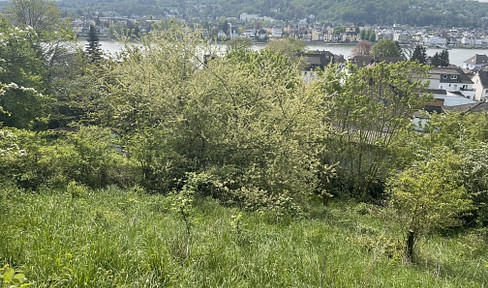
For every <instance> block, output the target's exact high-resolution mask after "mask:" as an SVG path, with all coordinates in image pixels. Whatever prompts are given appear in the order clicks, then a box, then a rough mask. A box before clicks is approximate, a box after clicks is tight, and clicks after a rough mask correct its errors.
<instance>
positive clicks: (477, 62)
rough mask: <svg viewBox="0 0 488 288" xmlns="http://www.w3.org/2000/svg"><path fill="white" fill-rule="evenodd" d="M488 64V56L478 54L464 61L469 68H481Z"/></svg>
mask: <svg viewBox="0 0 488 288" xmlns="http://www.w3.org/2000/svg"><path fill="white" fill-rule="evenodd" d="M487 65H488V56H486V55H484V54H483V55H479V54H476V55H474V56H473V57H471V58H469V59H468V60H466V61H464V68H465V69H469V70H476V69H480V68H481V67H484V66H487Z"/></svg>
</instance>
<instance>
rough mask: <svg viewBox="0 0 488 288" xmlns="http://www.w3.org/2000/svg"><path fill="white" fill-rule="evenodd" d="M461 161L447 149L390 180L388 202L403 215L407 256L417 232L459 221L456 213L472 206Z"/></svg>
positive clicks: (447, 225) (431, 229)
mask: <svg viewBox="0 0 488 288" xmlns="http://www.w3.org/2000/svg"><path fill="white" fill-rule="evenodd" d="M461 164H462V162H461V159H460V157H458V156H456V155H455V154H453V153H451V152H447V151H446V152H444V153H442V154H440V153H439V154H437V155H432V156H431V159H426V161H421V162H417V163H415V164H414V165H412V166H411V167H410V168H408V169H407V170H405V171H403V172H402V173H399V174H397V175H395V177H394V178H393V179H392V180H391V182H390V185H391V204H392V206H393V207H394V208H396V209H397V210H398V212H400V213H401V214H402V215H403V221H404V225H405V229H406V231H407V232H408V236H407V245H406V250H407V251H406V252H407V257H408V259H409V260H411V259H412V256H413V251H414V244H415V240H416V239H417V238H418V236H419V235H421V234H425V233H428V232H433V231H434V230H436V229H441V228H448V227H453V226H456V225H459V224H460V220H459V216H460V215H461V214H462V213H463V212H466V211H468V210H470V209H471V208H472V205H471V200H470V199H469V197H468V193H467V192H466V189H465V188H464V186H463V185H462V180H461V173H460V172H461Z"/></svg>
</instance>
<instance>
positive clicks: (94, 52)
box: [86, 25, 102, 62]
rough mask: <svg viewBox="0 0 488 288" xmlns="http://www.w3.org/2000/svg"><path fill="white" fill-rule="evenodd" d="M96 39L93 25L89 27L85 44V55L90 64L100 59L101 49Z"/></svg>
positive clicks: (95, 30) (96, 35)
mask: <svg viewBox="0 0 488 288" xmlns="http://www.w3.org/2000/svg"><path fill="white" fill-rule="evenodd" d="M100 47H101V44H100V41H99V39H98V34H97V29H96V28H95V26H94V25H90V31H89V32H88V44H86V53H87V54H88V57H89V58H90V60H91V61H92V62H95V61H98V60H100V59H102V49H101V48H100Z"/></svg>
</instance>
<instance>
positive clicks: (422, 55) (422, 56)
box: [410, 45, 427, 64]
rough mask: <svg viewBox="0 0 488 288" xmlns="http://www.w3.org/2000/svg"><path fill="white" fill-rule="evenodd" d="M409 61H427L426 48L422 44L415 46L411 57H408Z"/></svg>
mask: <svg viewBox="0 0 488 288" xmlns="http://www.w3.org/2000/svg"><path fill="white" fill-rule="evenodd" d="M410 60H411V61H418V62H419V63H421V64H425V62H426V61H427V49H426V48H425V47H424V46H422V45H417V46H415V50H413V54H412V57H410Z"/></svg>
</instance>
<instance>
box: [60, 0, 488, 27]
mask: <svg viewBox="0 0 488 288" xmlns="http://www.w3.org/2000/svg"><path fill="white" fill-rule="evenodd" d="M58 6H59V8H61V9H64V10H68V11H71V12H75V13H84V14H86V13H90V12H93V11H116V12H118V13H120V14H122V15H154V16H157V15H164V14H165V13H168V12H170V11H173V13H174V12H175V11H177V12H178V13H179V14H180V15H182V16H185V17H187V18H194V17H202V18H206V17H211V18H213V19H215V18H216V17H221V16H224V17H239V14H240V13H255V14H259V15H261V16H269V17H273V18H275V19H278V20H284V21H293V20H298V19H303V18H305V17H308V16H310V15H314V17H315V20H316V21H339V22H342V21H344V22H353V23H367V24H380V25H388V24H394V23H397V24H409V25H413V26H429V25H434V26H443V27H446V28H450V27H483V28H484V27H486V25H487V24H486V23H483V22H486V21H483V17H487V16H488V3H480V2H476V1H465V0H448V1H437V0H427V1H420V0H399V1H391V0H371V1H365V0H345V1H342V0H323V1H322V0H321V1H319V0H271V1H264V0H225V1H224V0H206V1H197V0H187V1H176V0H137V1H130V0H98V1H93V0H92V1H81V0H64V1H60V2H58Z"/></svg>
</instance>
